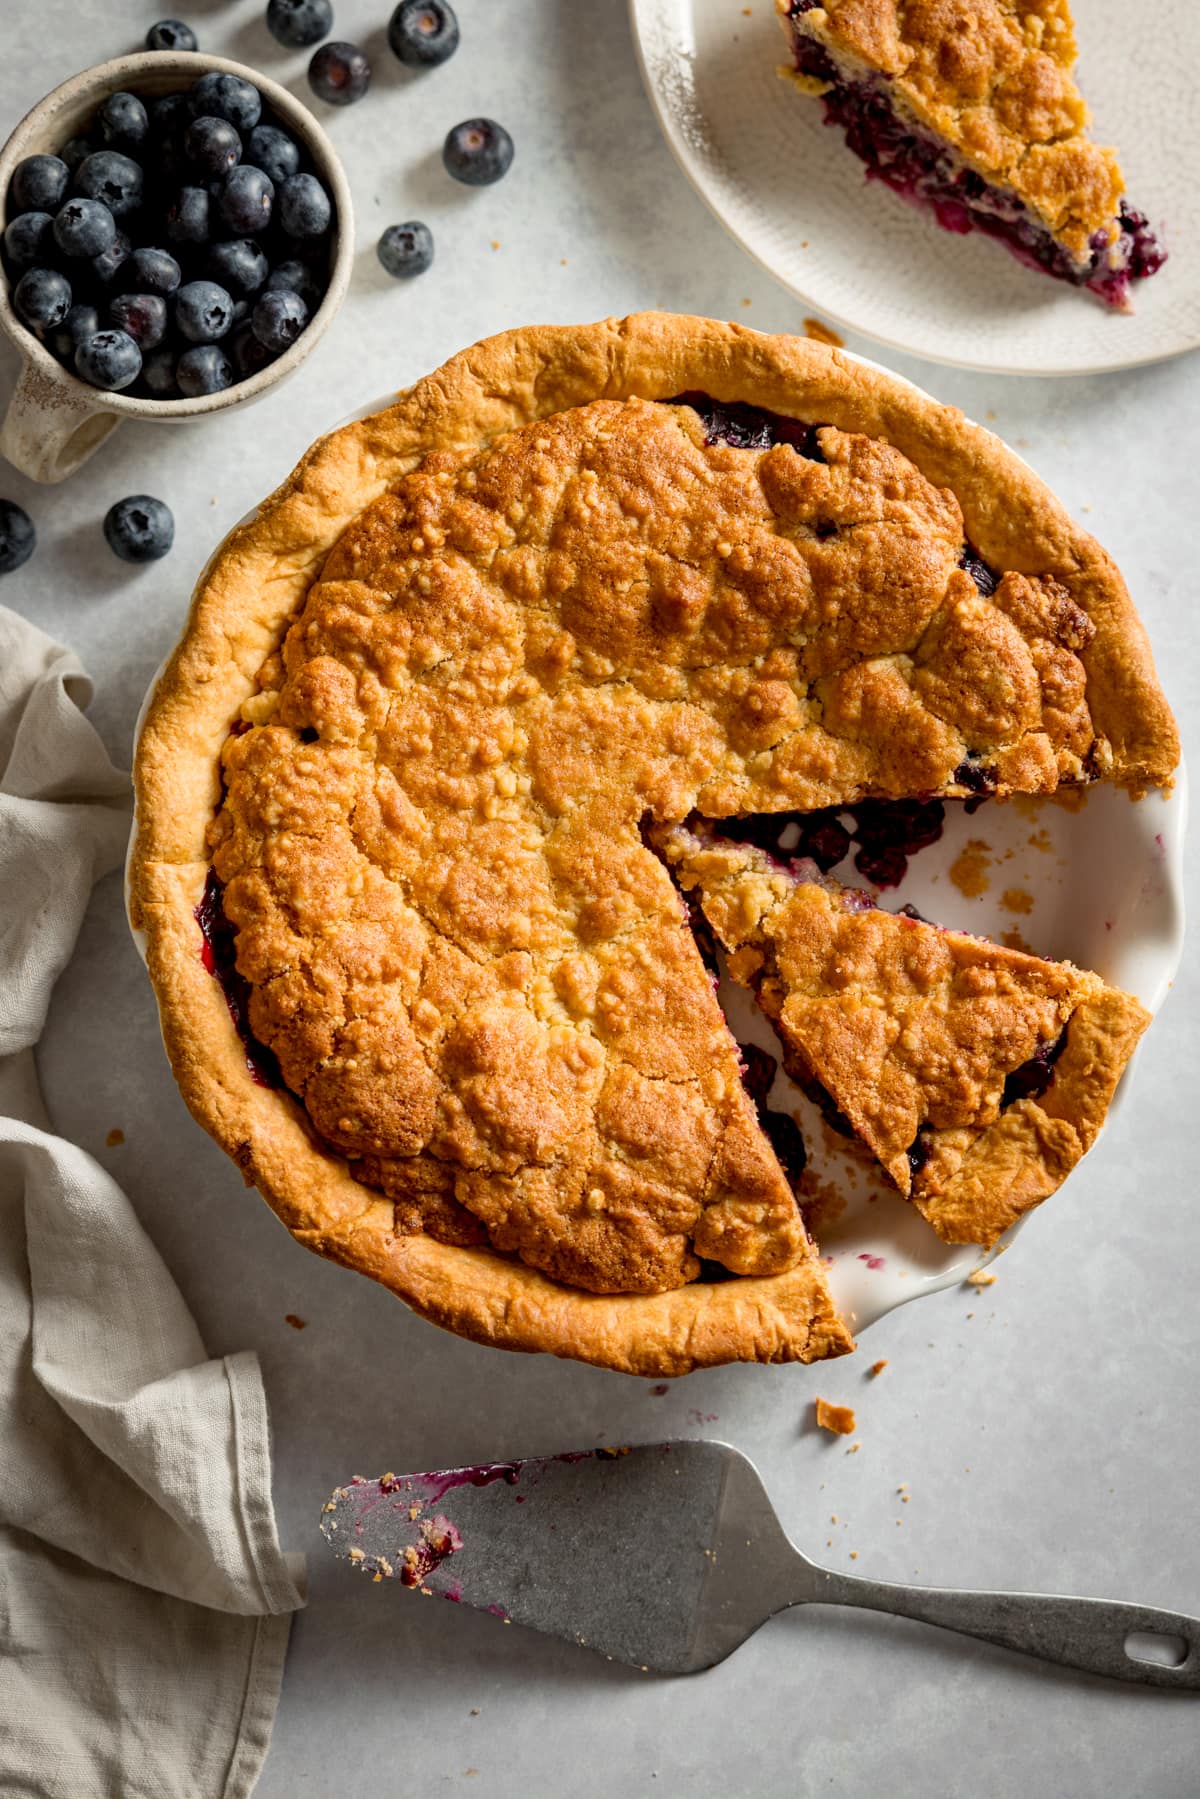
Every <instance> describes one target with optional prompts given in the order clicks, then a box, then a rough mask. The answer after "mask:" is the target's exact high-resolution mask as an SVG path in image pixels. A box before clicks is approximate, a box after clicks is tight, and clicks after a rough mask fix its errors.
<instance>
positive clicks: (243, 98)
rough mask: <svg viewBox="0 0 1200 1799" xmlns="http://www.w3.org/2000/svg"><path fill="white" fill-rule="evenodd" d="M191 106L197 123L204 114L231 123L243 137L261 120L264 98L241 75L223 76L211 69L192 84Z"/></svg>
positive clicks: (189, 98) (189, 104)
mask: <svg viewBox="0 0 1200 1799" xmlns="http://www.w3.org/2000/svg"><path fill="white" fill-rule="evenodd" d="M188 106H189V108H190V110H191V114H192V117H193V118H194V119H198V118H200V117H202V116H203V115H204V114H209V115H210V116H211V117H213V118H216V119H228V120H229V123H230V124H231V125H232V126H233V127H234V129H235V130H237V131H239V132H240V133H241V134H242V136H243V137H245V136H246V135H247V134H248V133H249V132H251V131H253V130H254V127H255V126H256V125H257V124H258V121H259V119H260V118H261V117H262V95H261V94H260V93H259V91H258V89H257V88H256V87H254V86H252V85H251V83H250V82H248V81H243V80H242V78H241V76H240V75H222V74H220V73H219V72H218V71H217V70H216V69H210V71H209V73H208V74H207V75H201V77H200V79H199V81H197V82H194V83H193V85H192V89H191V92H190V93H189V95H188Z"/></svg>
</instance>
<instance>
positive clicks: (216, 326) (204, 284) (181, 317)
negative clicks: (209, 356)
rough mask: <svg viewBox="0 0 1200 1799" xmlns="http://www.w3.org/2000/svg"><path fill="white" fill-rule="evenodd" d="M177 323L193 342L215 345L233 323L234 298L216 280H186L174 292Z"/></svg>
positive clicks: (185, 335)
mask: <svg viewBox="0 0 1200 1799" xmlns="http://www.w3.org/2000/svg"><path fill="white" fill-rule="evenodd" d="M175 323H176V325H177V326H178V328H179V330H180V331H181V332H182V333H183V335H184V337H186V338H189V339H190V340H191V342H192V343H194V344H215V343H216V342H217V340H218V338H222V337H224V336H225V333H226V332H227V331H228V330H229V327H230V326H231V325H232V323H233V300H232V298H231V296H230V295H229V294H228V293H227V292H226V290H225V288H223V287H218V286H217V284H216V282H215V281H186V282H185V283H184V284H183V286H182V287H181V288H180V289H179V292H178V293H177V294H176V295H175Z"/></svg>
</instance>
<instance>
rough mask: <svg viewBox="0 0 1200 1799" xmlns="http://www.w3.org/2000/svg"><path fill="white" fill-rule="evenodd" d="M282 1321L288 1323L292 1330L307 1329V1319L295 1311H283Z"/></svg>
mask: <svg viewBox="0 0 1200 1799" xmlns="http://www.w3.org/2000/svg"><path fill="white" fill-rule="evenodd" d="M283 1322H284V1323H285V1324H290V1325H291V1327H292V1329H293V1330H294V1331H303V1330H307V1329H308V1319H307V1318H301V1317H299V1316H298V1315H297V1314H296V1313H295V1312H285V1313H284V1314H283Z"/></svg>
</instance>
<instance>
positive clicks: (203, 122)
mask: <svg viewBox="0 0 1200 1799" xmlns="http://www.w3.org/2000/svg"><path fill="white" fill-rule="evenodd" d="M183 150H184V155H185V156H186V157H187V159H188V161H189V162H190V163H191V165H192V167H193V168H194V169H195V170H196V171H197V173H198V174H199V175H202V176H203V177H205V178H206V179H207V180H209V181H215V180H216V179H217V178H218V177H220V176H221V175H227V174H228V173H229V171H230V169H231V168H232V167H233V166H234V164H235V163H237V162H240V161H241V159H242V140H241V138H240V137H239V136H238V134H237V132H236V131H235V130H234V128H233V126H232V125H231V124H230V123H229V120H228V119H214V118H212V117H211V116H210V115H208V114H207V113H201V115H200V117H199V118H198V119H193V120H192V122H191V124H190V125H189V126H188V128H187V130H186V131H185V132H184V134H183Z"/></svg>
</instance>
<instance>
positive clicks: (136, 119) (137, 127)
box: [96, 94, 150, 150]
mask: <svg viewBox="0 0 1200 1799" xmlns="http://www.w3.org/2000/svg"><path fill="white" fill-rule="evenodd" d="M96 121H97V123H98V125H99V127H100V136H101V137H102V138H103V139H104V141H105V143H106V144H108V145H109V146H110V147H112V148H117V149H125V150H136V149H137V147H138V145H139V144H141V143H144V142H145V138H146V133H147V132H148V131H149V129H150V118H149V114H148V113H147V111H146V108H145V107H144V106H143V105H142V102H141V101H140V100H139V99H138V97H137V95H136V94H110V95H109V96H108V99H107V100H106V101H105V102H104V105H103V106H102V107H101V108H100V110H99V112H98V113H97V114H96Z"/></svg>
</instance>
